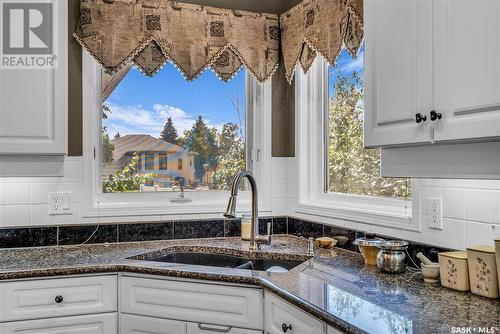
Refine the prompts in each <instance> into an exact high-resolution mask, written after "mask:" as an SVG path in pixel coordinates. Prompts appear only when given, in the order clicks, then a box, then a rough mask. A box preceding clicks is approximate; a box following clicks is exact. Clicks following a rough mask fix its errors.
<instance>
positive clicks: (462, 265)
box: [438, 251, 469, 291]
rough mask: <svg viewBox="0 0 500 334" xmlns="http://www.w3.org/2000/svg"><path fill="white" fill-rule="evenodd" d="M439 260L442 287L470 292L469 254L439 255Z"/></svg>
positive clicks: (459, 252)
mask: <svg viewBox="0 0 500 334" xmlns="http://www.w3.org/2000/svg"><path fill="white" fill-rule="evenodd" d="M438 258H439V274H440V277H441V285H442V286H444V287H447V288H450V289H454V290H458V291H469V269H468V265H467V252H464V251H457V252H444V253H439V254H438Z"/></svg>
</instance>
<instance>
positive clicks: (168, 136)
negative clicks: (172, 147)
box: [160, 117, 178, 145]
mask: <svg viewBox="0 0 500 334" xmlns="http://www.w3.org/2000/svg"><path fill="white" fill-rule="evenodd" d="M160 139H162V140H163V141H166V142H167V143H172V144H176V145H177V144H178V135H177V129H176V128H175V127H174V124H173V122H172V117H168V118H167V122H166V123H165V125H164V126H163V131H162V132H161V135H160Z"/></svg>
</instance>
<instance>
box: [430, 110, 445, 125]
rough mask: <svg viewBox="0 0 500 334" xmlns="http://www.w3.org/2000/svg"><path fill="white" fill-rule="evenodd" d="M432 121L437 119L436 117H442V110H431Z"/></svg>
mask: <svg viewBox="0 0 500 334" xmlns="http://www.w3.org/2000/svg"><path fill="white" fill-rule="evenodd" d="M430 114H431V121H433V122H434V121H435V120H436V119H441V118H442V117H443V115H441V113H440V112H436V111H435V110H431V113H430Z"/></svg>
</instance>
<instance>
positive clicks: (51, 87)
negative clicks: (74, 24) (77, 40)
mask: <svg viewBox="0 0 500 334" xmlns="http://www.w3.org/2000/svg"><path fill="white" fill-rule="evenodd" d="M40 3H42V4H43V3H44V2H40ZM45 3H47V2H45ZM35 4H36V5H39V3H38V2H35ZM49 4H51V5H53V8H52V11H53V16H52V18H51V17H50V15H45V14H47V13H46V12H43V11H41V12H37V11H36V10H33V9H27V8H23V9H15V10H10V11H9V13H4V14H5V15H9V17H11V24H10V27H9V28H10V29H18V30H23V31H24V30H27V31H28V32H29V33H30V35H29V36H30V39H29V40H25V41H24V43H23V44H22V46H23V48H29V47H31V46H32V45H33V44H34V45H37V46H40V43H44V40H42V39H43V38H41V39H40V40H41V41H39V40H38V39H37V38H38V37H36V35H35V34H34V33H33V32H32V31H31V30H30V28H29V26H30V25H31V24H34V23H33V22H31V21H30V22H29V24H28V22H24V21H23V20H22V19H21V20H18V21H19V22H20V23H22V24H25V25H27V26H23V25H18V24H14V23H15V22H18V21H16V20H15V18H16V13H22V11H29V13H30V15H32V14H33V12H35V13H42V14H40V15H39V17H38V16H37V15H35V14H33V18H32V17H31V16H30V20H31V19H33V20H34V19H37V20H38V19H40V20H41V21H40V22H42V24H45V23H44V22H45V21H44V20H46V21H47V24H53V31H54V33H53V34H52V42H53V50H52V51H53V54H55V55H56V56H57V62H58V66H57V67H56V68H55V69H46V68H45V69H31V68H30V69H25V68H23V69H19V68H16V69H12V68H6V67H2V68H0V155H32V154H36V155H63V154H66V114H67V69H66V67H67V59H66V58H67V56H66V55H67V44H68V43H67V3H66V1H53V2H49ZM4 10H6V9H5V8H4ZM5 15H4V17H5ZM44 15H45V16H44ZM37 23H39V22H38V21H37ZM4 28H5V29H7V25H4ZM8 33H9V32H8V31H7V32H5V31H4V32H3V35H4V36H6V34H8ZM11 35H12V36H15V34H14V32H12V33H11ZM34 36H35V37H34ZM12 38H14V37H12ZM49 40H50V37H49ZM5 43H7V40H5V41H4V44H5ZM9 43H10V42H9ZM47 43H48V42H47ZM11 44H12V43H11ZM18 44H19V43H17V44H16V43H14V45H17V47H19V46H20V44H19V45H18ZM23 50H24V49H23ZM24 52H26V53H27V54H26V55H24V56H23V55H21V56H20V57H19V58H22V59H25V60H27V61H30V59H31V61H33V59H34V58H35V57H32V56H33V55H30V54H29V52H30V51H22V52H19V53H24ZM7 56H9V55H8V54H6V55H4V56H3V58H2V61H3V63H4V61H5V58H8V57H7ZM48 56H51V55H44V56H43V57H40V58H37V59H38V60H36V62H37V63H39V62H40V61H41V59H42V58H43V59H45V60H47V57H48ZM16 57H17V55H16ZM39 64H40V63H39Z"/></svg>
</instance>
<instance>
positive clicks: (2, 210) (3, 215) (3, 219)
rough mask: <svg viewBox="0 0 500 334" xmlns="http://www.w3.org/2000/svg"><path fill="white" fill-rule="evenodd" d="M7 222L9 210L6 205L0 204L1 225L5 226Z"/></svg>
mask: <svg viewBox="0 0 500 334" xmlns="http://www.w3.org/2000/svg"><path fill="white" fill-rule="evenodd" d="M6 224H7V212H6V210H5V206H0V227H4V226H5V225H6Z"/></svg>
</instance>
